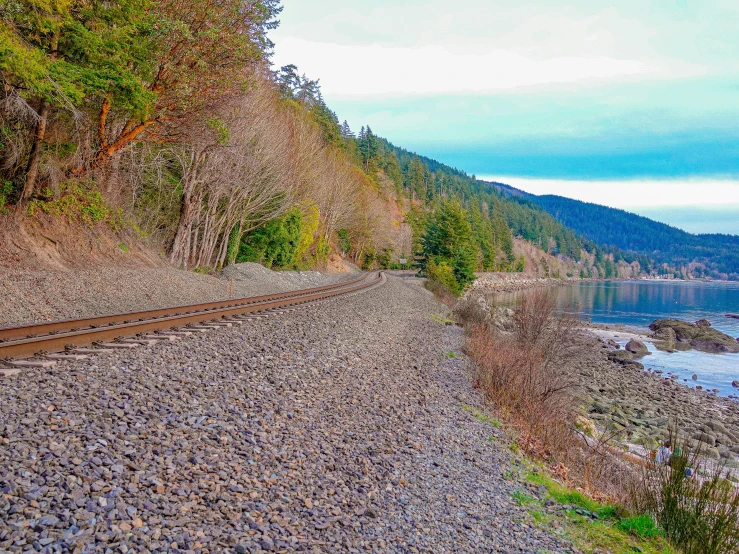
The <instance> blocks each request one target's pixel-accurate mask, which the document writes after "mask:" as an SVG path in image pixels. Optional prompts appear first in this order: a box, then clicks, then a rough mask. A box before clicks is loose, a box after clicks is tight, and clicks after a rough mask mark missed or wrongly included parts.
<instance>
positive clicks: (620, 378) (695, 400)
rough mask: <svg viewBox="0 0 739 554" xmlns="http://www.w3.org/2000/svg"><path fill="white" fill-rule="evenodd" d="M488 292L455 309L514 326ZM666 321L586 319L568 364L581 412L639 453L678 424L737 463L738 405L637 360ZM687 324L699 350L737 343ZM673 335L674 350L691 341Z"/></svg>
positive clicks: (711, 454)
mask: <svg viewBox="0 0 739 554" xmlns="http://www.w3.org/2000/svg"><path fill="white" fill-rule="evenodd" d="M549 281H550V280H535V279H525V278H519V279H515V278H514V279H511V281H510V283H506V280H504V279H500V280H493V281H492V283H493V285H492V286H493V287H497V292H509V291H511V290H522V289H524V288H531V287H536V286H539V285H542V286H544V285H547V284H548V282H549ZM495 283H498V284H497V285H496V284H495ZM557 284H560V283H559V282H557ZM506 287H520V288H506ZM488 291H489V288H488V285H482V286H481V287H479V288H478V289H474V290H473V291H471V292H470V293H468V294H467V295H466V296H465V297H464V298H463V299H462V300H461V302H460V303H459V304H458V307H457V310H462V311H463V310H465V309H466V310H467V314H475V313H477V314H485V315H484V316H480V315H477V316H475V315H473V317H478V318H479V317H484V318H485V319H487V320H488V321H490V322H491V323H492V324H493V325H495V326H496V327H498V328H499V329H502V330H503V331H509V330H511V329H512V315H513V313H514V312H513V311H512V310H511V309H510V308H507V307H501V306H495V305H494V301H493V302H491V299H490V296H489V295H488V294H486V293H487V292H488ZM465 306H467V308H465ZM460 313H461V312H460ZM463 317H464V316H463ZM665 327H666V325H657V326H656V330H655V331H653V332H651V333H650V332H645V331H643V330H640V329H634V328H630V327H628V326H625V325H604V324H593V323H586V324H584V326H583V327H581V328H580V329H578V331H577V332H576V333H575V335H574V336H572V337H571V340H572V341H573V342H575V343H577V344H578V346H579V348H576V349H575V351H576V352H578V354H577V356H576V359H573V360H571V364H572V367H573V371H575V372H576V374H577V377H578V381H579V387H578V390H577V393H576V394H577V396H578V398H579V403H580V409H581V411H582V415H583V416H586V417H587V418H589V419H590V420H592V422H593V423H594V424H595V425H596V426H597V427H599V428H600V429H601V430H603V431H607V432H609V433H612V434H613V435H614V437H615V438H616V439H617V440H618V441H620V442H622V443H623V444H624V445H627V446H628V447H629V448H632V449H634V450H636V451H637V452H639V453H641V454H644V453H645V452H646V451H648V450H651V449H653V448H655V447H656V446H657V445H658V443H659V442H660V441H663V440H665V439H666V438H668V436H669V434H670V431H671V429H676V430H677V431H678V432H679V433H680V435H681V437H682V438H683V439H684V440H686V441H687V443H688V445H689V446H691V447H694V448H700V449H701V450H702V451H703V452H704V454H705V455H706V456H707V457H708V458H711V459H714V460H722V461H725V462H726V463H727V465H728V466H729V467H732V468H737V469H739V403H738V402H736V401H735V400H733V399H731V398H724V397H719V396H717V395H716V394H713V391H707V390H698V389H697V388H690V387H687V386H685V385H683V384H681V383H680V382H679V381H678V377H677V376H676V375H669V374H667V375H664V374H663V373H662V372H661V371H655V372H650V371H647V370H645V369H644V365H643V364H642V363H641V362H640V360H641V359H642V358H643V357H644V356H645V355H647V354H648V349H647V348H646V346H645V344H644V342H646V341H650V342H652V343H654V344H657V345H660V343H661V341H665V339H666V338H667V339H669V337H667V335H668V334H669V333H666V332H665V331H664V328H665ZM683 327H685V328H690V329H691V331H690V332H692V330H693V328H694V327H699V330H700V334H698V335H696V336H697V337H699V338H698V340H697V341H695V343H696V344H697V345H698V346H699V347H700V348H701V349H708V350H709V351H714V352H716V351H721V348H719V347H726V348H731V347H733V345H732V344H731V343H735V342H736V341H734V339H731V341H730V343H729V344H728V346H726V345H723V343H724V342H726V341H725V338H724V337H721V336H720V335H722V334H718V333H710V332H709V331H710V330H709V329H708V328H707V327H706V323H701V325H691V324H685V322H681V325H680V328H681V329H682V328H683ZM686 336H687V335H686ZM707 336H710V337H711V338H712V339H713V340H716V341H718V342H717V343H716V345H712V344H709V343H708V342H706V337H707ZM729 338H730V337H729ZM672 339H673V340H672V343H671V344H672V347H673V348H675V343H677V345H678V347H679V348H691V347H694V345H693V344H691V343H690V340H689V339H684V340H685V342H681V341H680V340H679V339H678V340H675V333H674V332H673V334H672ZM617 340H619V341H621V342H623V341H628V342H627V345H626V348H621V347H620V345H619V343H618V342H617ZM722 345H723V346H722ZM662 346H663V347H664V345H662Z"/></svg>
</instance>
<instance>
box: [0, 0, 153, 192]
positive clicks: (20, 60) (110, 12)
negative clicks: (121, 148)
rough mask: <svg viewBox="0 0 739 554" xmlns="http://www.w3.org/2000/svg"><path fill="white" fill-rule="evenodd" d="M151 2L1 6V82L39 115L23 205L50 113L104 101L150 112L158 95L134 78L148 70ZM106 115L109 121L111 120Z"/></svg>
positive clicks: (35, 1)
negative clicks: (139, 70)
mask: <svg viewBox="0 0 739 554" xmlns="http://www.w3.org/2000/svg"><path fill="white" fill-rule="evenodd" d="M151 7H152V4H151V2H150V1H149V0H113V1H109V2H102V1H89V2H83V1H82V0H76V1H75V0H67V1H52V2H50V1H45V0H18V1H13V2H8V1H5V2H2V3H0V21H1V22H0V81H2V85H4V88H5V89H6V91H8V90H9V91H13V92H17V94H18V97H19V98H22V99H23V100H24V102H25V106H26V107H27V109H29V110H31V111H33V112H34V113H35V116H34V119H35V120H36V124H35V131H34V138H33V141H32V146H31V150H30V153H29V155H28V164H27V166H26V175H25V180H24V184H23V190H22V193H21V199H20V202H19V203H18V205H19V206H23V205H24V204H25V202H26V201H27V200H28V198H30V196H31V195H32V194H33V192H34V189H35V187H36V182H37V180H38V177H39V166H40V162H41V154H42V149H43V145H44V142H45V138H46V132H47V124H48V121H49V116H50V113H51V112H52V111H53V110H55V109H66V110H70V111H75V110H76V109H77V107H78V106H80V105H81V104H82V102H83V101H84V100H85V99H90V98H94V97H98V98H101V97H102V98H104V100H103V105H104V106H108V107H107V108H105V110H107V111H109V106H110V105H111V103H115V105H117V106H119V107H120V108H121V109H123V110H126V111H128V112H130V113H135V114H141V113H145V112H146V111H147V110H148V109H149V106H150V104H151V101H152V97H153V94H152V92H151V91H149V90H147V89H146V86H145V85H144V83H143V82H142V81H141V79H140V78H139V77H138V76H137V75H136V69H135V68H137V67H144V68H146V67H149V66H150V59H149V57H148V49H149V46H150V42H149V40H148V35H149V33H150V31H151V29H152V25H153V24H152V21H153V20H152V17H151V15H150V13H149V10H150V8H151ZM107 111H106V115H107Z"/></svg>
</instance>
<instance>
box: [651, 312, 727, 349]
mask: <svg viewBox="0 0 739 554" xmlns="http://www.w3.org/2000/svg"><path fill="white" fill-rule="evenodd" d="M649 328H650V329H651V330H652V331H654V333H655V336H657V335H658V334H660V336H662V334H663V333H667V331H665V329H672V330H673V331H674V332H675V338H676V339H677V342H676V346H677V345H690V346H692V347H693V348H695V349H696V350H700V351H702V352H710V353H716V352H734V353H737V352H739V342H737V341H736V340H735V339H734V337H730V336H729V335H727V334H725V333H722V332H721V331H718V330H716V329H714V328H712V327H705V326H700V325H694V324H692V323H688V322H687V321H681V320H679V319H658V320H655V321H654V322H652V324H651V325H650V326H649Z"/></svg>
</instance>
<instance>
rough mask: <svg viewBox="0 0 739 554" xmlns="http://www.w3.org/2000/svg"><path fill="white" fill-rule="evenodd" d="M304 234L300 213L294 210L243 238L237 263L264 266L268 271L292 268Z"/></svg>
mask: <svg viewBox="0 0 739 554" xmlns="http://www.w3.org/2000/svg"><path fill="white" fill-rule="evenodd" d="M302 230H303V217H302V215H301V213H300V210H298V209H295V210H292V211H291V212H290V213H288V214H287V215H285V216H284V217H280V218H277V219H273V220H272V221H268V222H267V223H265V224H264V225H262V226H261V227H258V228H256V229H254V230H253V231H252V232H251V233H249V234H247V235H246V236H244V237H243V238H242V240H241V244H240V246H239V253H238V256H237V258H236V259H237V261H239V262H257V263H261V264H263V265H264V266H265V267H277V268H282V267H290V266H292V265H294V264H295V263H296V261H297V260H296V255H297V252H298V249H299V247H300V241H301V236H302Z"/></svg>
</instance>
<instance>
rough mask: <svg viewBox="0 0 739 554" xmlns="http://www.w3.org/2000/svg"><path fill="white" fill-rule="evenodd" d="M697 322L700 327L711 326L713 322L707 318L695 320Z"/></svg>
mask: <svg viewBox="0 0 739 554" xmlns="http://www.w3.org/2000/svg"><path fill="white" fill-rule="evenodd" d="M695 324H696V325H697V326H698V327H710V326H711V322H710V321H708V320H707V319H706V318H703V319H699V320H698V321H696V322H695Z"/></svg>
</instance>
